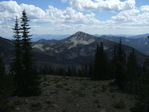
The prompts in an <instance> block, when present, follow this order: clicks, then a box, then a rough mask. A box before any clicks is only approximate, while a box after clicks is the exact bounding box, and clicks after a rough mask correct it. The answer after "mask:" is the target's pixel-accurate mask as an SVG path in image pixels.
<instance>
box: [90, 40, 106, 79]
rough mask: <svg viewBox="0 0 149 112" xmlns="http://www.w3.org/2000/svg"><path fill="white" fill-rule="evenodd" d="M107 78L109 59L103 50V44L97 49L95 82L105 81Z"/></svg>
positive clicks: (93, 77) (93, 76)
mask: <svg viewBox="0 0 149 112" xmlns="http://www.w3.org/2000/svg"><path fill="white" fill-rule="evenodd" d="M106 77H107V57H106V54H105V52H104V49H103V43H102V42H101V45H100V46H98V45H97V47H96V53H95V60H94V72H93V75H92V79H93V80H103V79H106Z"/></svg>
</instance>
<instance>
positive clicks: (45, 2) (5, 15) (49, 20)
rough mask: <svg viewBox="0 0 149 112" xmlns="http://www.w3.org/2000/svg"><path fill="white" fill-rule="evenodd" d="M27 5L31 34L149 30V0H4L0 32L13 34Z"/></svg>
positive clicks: (135, 32) (0, 18)
mask: <svg viewBox="0 0 149 112" xmlns="http://www.w3.org/2000/svg"><path fill="white" fill-rule="evenodd" d="M24 9H25V10H26V13H27V16H28V18H29V19H30V22H29V24H30V26H31V30H30V31H31V34H60V35H61V34H73V33H75V32H77V31H83V32H86V33H90V34H145V33H149V1H148V0H16V1H13V0H7V1H2V0H0V36H3V37H12V35H13V33H12V32H13V31H12V28H13V27H14V21H15V17H16V16H18V17H19V18H20V17H21V13H22V11H23V10H24Z"/></svg>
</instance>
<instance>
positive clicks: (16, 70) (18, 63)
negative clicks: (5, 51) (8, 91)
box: [11, 17, 23, 94]
mask: <svg viewBox="0 0 149 112" xmlns="http://www.w3.org/2000/svg"><path fill="white" fill-rule="evenodd" d="M13 30H14V35H13V37H14V40H13V42H14V50H13V52H14V58H13V59H12V62H11V74H12V75H13V77H14V78H13V79H14V81H13V82H14V86H15V94H18V93H19V91H20V90H21V88H22V86H21V85H22V81H23V77H22V59H21V54H22V48H21V47H22V46H21V35H20V27H19V21H18V18H17V17H16V21H15V26H14V28H13Z"/></svg>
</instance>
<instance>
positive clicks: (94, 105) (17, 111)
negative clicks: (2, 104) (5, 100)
mask: <svg viewBox="0 0 149 112" xmlns="http://www.w3.org/2000/svg"><path fill="white" fill-rule="evenodd" d="M108 82H109V81H92V80H90V79H88V78H80V77H63V76H52V75H45V76H43V77H42V84H41V86H42V90H43V93H42V95H41V96H32V97H14V98H12V99H11V101H10V102H9V104H10V105H11V106H13V107H14V111H13V112H130V111H129V108H131V107H133V106H134V102H135V100H134V96H133V95H131V94H128V93H124V92H122V91H119V90H117V88H116V87H114V86H109V85H108Z"/></svg>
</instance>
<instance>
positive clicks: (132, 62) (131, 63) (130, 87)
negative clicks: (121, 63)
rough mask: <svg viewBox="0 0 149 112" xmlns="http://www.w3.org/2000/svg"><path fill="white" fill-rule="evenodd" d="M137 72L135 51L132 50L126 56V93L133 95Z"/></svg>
mask: <svg viewBox="0 0 149 112" xmlns="http://www.w3.org/2000/svg"><path fill="white" fill-rule="evenodd" d="M138 72H139V65H138V63H137V57H136V55H135V50H134V49H132V52H131V53H130V54H129V56H128V60H127V73H126V74H127V75H126V83H127V84H126V86H125V89H127V90H126V91H128V92H131V93H135V92H136V91H135V88H136V87H135V86H136V85H135V82H136V81H135V80H136V78H137V77H138Z"/></svg>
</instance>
